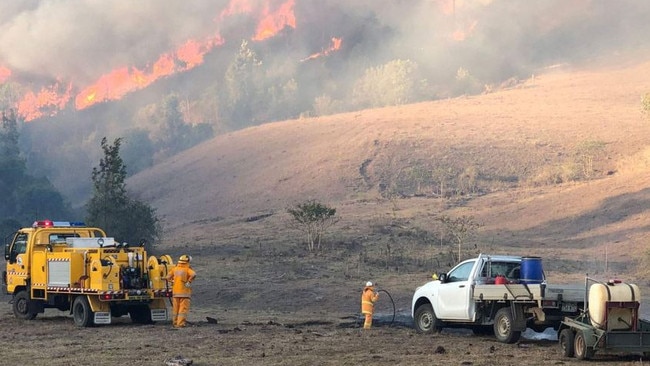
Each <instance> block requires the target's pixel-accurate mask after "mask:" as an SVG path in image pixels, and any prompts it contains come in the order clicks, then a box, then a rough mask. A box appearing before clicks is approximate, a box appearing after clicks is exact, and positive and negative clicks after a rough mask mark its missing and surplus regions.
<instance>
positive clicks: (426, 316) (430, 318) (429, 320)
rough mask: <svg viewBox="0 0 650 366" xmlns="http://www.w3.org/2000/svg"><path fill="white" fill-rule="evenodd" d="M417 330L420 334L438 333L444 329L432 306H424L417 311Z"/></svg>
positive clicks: (415, 320) (415, 318)
mask: <svg viewBox="0 0 650 366" xmlns="http://www.w3.org/2000/svg"><path fill="white" fill-rule="evenodd" d="M414 315H415V317H414V322H415V330H417V332H418V333H428V334H431V333H437V332H439V331H440V330H441V329H442V323H441V322H440V320H438V318H437V317H436V313H435V312H434V311H433V308H432V307H431V304H423V305H420V306H418V308H417V309H415V314H414Z"/></svg>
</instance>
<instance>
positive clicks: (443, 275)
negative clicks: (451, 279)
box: [438, 273, 447, 283]
mask: <svg viewBox="0 0 650 366" xmlns="http://www.w3.org/2000/svg"><path fill="white" fill-rule="evenodd" d="M438 279H439V280H440V282H442V283H445V282H447V274H446V273H440V274H439V275H438Z"/></svg>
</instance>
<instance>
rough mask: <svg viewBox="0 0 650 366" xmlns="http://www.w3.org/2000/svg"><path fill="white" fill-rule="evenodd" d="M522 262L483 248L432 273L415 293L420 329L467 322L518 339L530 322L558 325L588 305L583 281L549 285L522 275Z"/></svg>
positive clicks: (415, 315)
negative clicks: (438, 271)
mask: <svg viewBox="0 0 650 366" xmlns="http://www.w3.org/2000/svg"><path fill="white" fill-rule="evenodd" d="M540 260H541V259H540ZM521 265H522V257H516V256H498V255H494V256H490V255H485V254H481V255H479V256H478V257H477V258H473V259H468V260H466V261H463V262H461V263H459V264H458V265H456V266H455V267H454V268H452V269H451V270H450V271H449V272H448V273H440V274H437V275H434V280H433V281H431V282H428V283H427V284H425V285H424V286H421V287H418V288H417V289H416V291H415V294H414V295H413V302H412V308H411V314H412V316H413V320H414V323H415V328H416V330H417V331H418V332H420V333H433V332H437V331H440V330H441V329H442V328H443V327H465V328H471V329H472V330H473V331H474V333H475V334H491V333H494V335H495V336H496V338H497V339H498V340H499V341H500V342H503V343H515V342H517V340H519V337H520V336H521V332H522V331H524V330H526V328H531V329H533V330H534V331H538V332H541V331H543V330H545V329H546V328H549V327H553V328H554V329H555V330H557V329H558V328H559V327H560V324H561V321H562V319H563V318H564V317H565V316H575V315H578V314H579V311H580V309H583V308H584V302H585V288H584V286H583V285H548V284H547V283H546V280H545V278H544V277H542V278H541V279H540V281H532V282H537V283H530V282H531V281H525V280H523V279H522V278H520V275H521ZM540 270H541V269H540ZM541 275H542V276H543V272H541ZM436 277H437V279H436Z"/></svg>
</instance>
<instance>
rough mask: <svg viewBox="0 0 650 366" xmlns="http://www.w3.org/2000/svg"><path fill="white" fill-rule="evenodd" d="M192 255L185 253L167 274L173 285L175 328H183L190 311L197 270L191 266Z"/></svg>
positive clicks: (173, 318)
mask: <svg viewBox="0 0 650 366" xmlns="http://www.w3.org/2000/svg"><path fill="white" fill-rule="evenodd" d="M191 261H192V257H191V256H189V255H187V254H183V255H181V257H180V258H179V259H178V263H177V264H176V266H175V267H174V268H173V269H172V271H171V272H170V273H169V274H168V275H167V280H168V281H173V282H172V283H173V285H172V296H173V297H172V307H173V309H172V324H173V325H174V328H183V327H184V326H185V323H186V318H187V313H188V312H189V311H190V298H191V297H192V281H194V278H195V277H196V272H194V270H193V269H192V268H190V262H191Z"/></svg>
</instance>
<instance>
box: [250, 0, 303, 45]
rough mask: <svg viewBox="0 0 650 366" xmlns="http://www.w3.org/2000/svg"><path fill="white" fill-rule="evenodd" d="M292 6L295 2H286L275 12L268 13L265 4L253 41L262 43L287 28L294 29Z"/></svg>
mask: <svg viewBox="0 0 650 366" xmlns="http://www.w3.org/2000/svg"><path fill="white" fill-rule="evenodd" d="M294 6H295V0H288V1H287V2H285V3H283V4H282V5H280V7H279V8H278V9H277V10H276V11H274V12H270V11H269V7H268V4H266V6H265V7H264V11H263V13H262V19H261V20H260V22H259V24H258V25H257V31H256V32H255V37H253V41H262V40H265V39H267V38H271V37H273V36H275V35H276V34H278V32H280V31H281V30H283V29H284V28H285V27H287V26H289V27H291V28H293V29H295V28H296V16H295V14H294V13H293V7H294Z"/></svg>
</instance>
